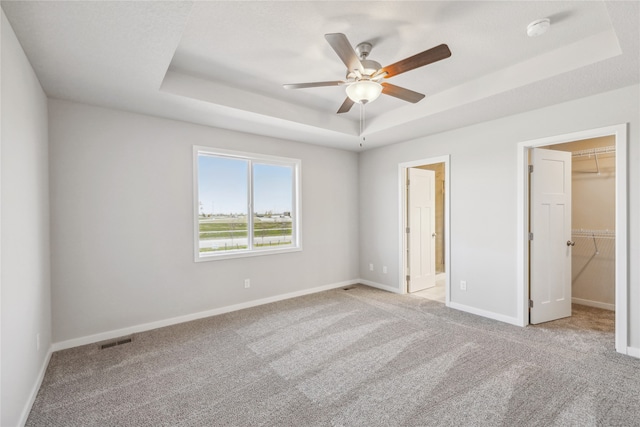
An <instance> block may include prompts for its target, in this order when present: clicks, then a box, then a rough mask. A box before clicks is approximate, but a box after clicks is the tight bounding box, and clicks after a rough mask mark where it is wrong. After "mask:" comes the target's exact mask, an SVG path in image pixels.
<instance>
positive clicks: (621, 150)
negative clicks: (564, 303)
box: [516, 123, 630, 354]
mask: <svg viewBox="0 0 640 427" xmlns="http://www.w3.org/2000/svg"><path fill="white" fill-rule="evenodd" d="M627 126H628V124H626V123H625V124H619V125H614V126H607V127H603V128H598V129H589V130H585V131H580V132H573V133H569V134H564V135H556V136H551V137H547V138H540V139H535V140H530V141H524V142H520V143H518V145H517V176H516V185H517V199H516V200H517V222H516V227H517V233H516V239H517V240H516V250H517V261H516V268H517V281H518V282H517V301H518V302H517V314H516V317H517V319H518V324H519V325H520V326H526V325H528V324H529V316H528V314H529V313H528V307H529V292H528V289H529V278H528V268H529V265H528V264H529V263H528V257H529V253H528V245H527V236H528V231H527V230H528V228H529V217H528V194H529V192H528V158H527V155H526V154H527V150H528V149H530V148H534V147H543V146H546V145H554V144H562V143H567V142H574V141H580V140H583V139H591V138H598V137H603V136H614V137H615V139H616V142H615V146H616V178H615V180H616V182H615V186H616V202H615V203H616V207H615V211H616V230H615V232H616V240H615V242H616V243H615V277H616V279H615V280H616V284H615V288H616V302H615V311H616V318H615V324H616V326H615V343H616V344H615V347H616V351H617V352H618V353H622V354H630V350H629V347H627V345H628V327H629V315H628V303H629V300H628V294H629V271H628V265H627V264H628V261H627V257H628V252H627V242H628V229H627V226H628V222H627V221H628V218H627V197H628V194H627V181H628V179H629V177H628V174H627V145H628V141H627Z"/></svg>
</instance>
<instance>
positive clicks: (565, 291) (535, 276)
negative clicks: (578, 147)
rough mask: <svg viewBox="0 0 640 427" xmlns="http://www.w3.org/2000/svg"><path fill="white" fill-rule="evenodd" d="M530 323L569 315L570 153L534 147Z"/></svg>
mask: <svg viewBox="0 0 640 427" xmlns="http://www.w3.org/2000/svg"><path fill="white" fill-rule="evenodd" d="M532 163H533V171H532V172H531V174H530V182H531V214H530V215H531V230H530V231H531V233H532V234H533V236H532V237H533V240H531V252H530V253H531V259H530V273H531V277H530V294H529V295H530V299H531V301H532V304H533V306H532V307H531V311H530V313H529V314H530V322H531V323H532V324H536V323H542V322H548V321H550V320H555V319H560V318H562V317H569V316H571V248H572V246H573V242H572V241H571V153H567V152H564V151H554V150H543V149H540V148H535V149H533V153H532Z"/></svg>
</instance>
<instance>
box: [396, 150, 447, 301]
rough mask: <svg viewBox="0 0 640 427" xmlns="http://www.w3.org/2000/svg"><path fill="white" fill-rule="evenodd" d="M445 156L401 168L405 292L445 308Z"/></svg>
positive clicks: (403, 279)
mask: <svg viewBox="0 0 640 427" xmlns="http://www.w3.org/2000/svg"><path fill="white" fill-rule="evenodd" d="M448 161H449V157H448V156H443V157H437V158H431V159H424V160H418V161H413V162H408V163H403V164H401V165H400V187H401V190H400V193H401V201H400V211H401V212H400V216H401V221H400V224H401V226H402V230H401V235H402V239H401V240H402V242H401V245H402V246H401V254H402V259H401V261H400V262H401V265H402V267H403V268H402V269H401V271H402V277H401V281H402V283H404V284H405V286H404V291H405V292H407V293H413V294H415V295H418V296H421V297H425V298H428V299H432V300H436V301H440V302H442V303H445V304H448V302H449V292H448V289H449V287H448V283H449V281H448V277H450V275H449V271H448V265H449V255H448V253H449V248H448V246H449V243H448V242H449V224H448V223H449V221H448V218H449V200H448V199H449V196H448V188H449V179H448Z"/></svg>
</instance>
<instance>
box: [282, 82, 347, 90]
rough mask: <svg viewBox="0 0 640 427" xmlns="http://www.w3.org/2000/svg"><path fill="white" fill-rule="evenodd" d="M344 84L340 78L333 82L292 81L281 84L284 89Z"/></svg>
mask: <svg viewBox="0 0 640 427" xmlns="http://www.w3.org/2000/svg"><path fill="white" fill-rule="evenodd" d="M343 84H345V82H343V81H342V80H336V81H333V82H312V83H292V84H286V85H282V86H283V87H284V88H285V89H304V88H307V87H324V86H340V85H343Z"/></svg>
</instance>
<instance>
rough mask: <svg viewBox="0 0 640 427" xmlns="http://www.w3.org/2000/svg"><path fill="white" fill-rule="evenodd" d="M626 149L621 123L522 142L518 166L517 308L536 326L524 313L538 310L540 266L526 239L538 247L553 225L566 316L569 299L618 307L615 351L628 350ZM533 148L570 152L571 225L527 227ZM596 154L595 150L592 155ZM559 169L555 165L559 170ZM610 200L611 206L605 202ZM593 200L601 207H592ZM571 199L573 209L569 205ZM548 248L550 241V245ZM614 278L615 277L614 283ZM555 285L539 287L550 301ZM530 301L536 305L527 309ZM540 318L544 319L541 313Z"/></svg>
mask: <svg viewBox="0 0 640 427" xmlns="http://www.w3.org/2000/svg"><path fill="white" fill-rule="evenodd" d="M626 146H627V136H626V126H625V125H619V126H612V127H608V128H601V129H595V130H589V131H584V132H577V133H574V134H568V135H561V136H557V137H551V138H544V139H540V140H535V141H527V142H523V143H520V144H519V150H518V156H519V167H518V169H519V175H520V174H521V175H520V177H521V178H522V182H521V185H520V186H519V188H518V193H519V197H518V199H519V201H520V202H519V206H518V208H519V218H518V219H519V223H518V226H519V229H520V231H521V232H522V234H519V236H518V237H519V240H520V244H519V245H518V249H519V255H520V256H522V258H519V261H522V264H519V271H520V272H521V273H522V276H520V277H519V279H521V283H520V284H521V288H519V290H518V292H519V294H520V296H521V297H522V301H523V305H522V307H519V315H520V319H521V321H522V324H523V326H524V325H527V324H530V323H538V321H535V322H534V321H531V322H530V319H529V312H530V310H531V311H532V312H533V310H535V308H536V305H537V304H538V305H539V307H540V305H541V304H540V301H536V298H537V297H536V298H533V297H532V298H531V299H530V295H531V296H533V295H534V294H535V293H536V292H539V289H540V288H539V283H540V281H539V280H538V282H536V279H535V278H534V276H535V275H536V269H537V271H538V272H539V271H541V270H540V269H539V267H538V266H536V265H535V263H536V261H535V253H534V252H535V249H534V248H533V244H532V241H531V240H530V239H533V242H536V240H539V241H538V242H536V243H537V244H538V245H540V243H543V245H545V244H547V243H546V241H545V239H546V238H547V236H545V235H544V233H543V230H544V229H549V230H553V232H550V233H548V235H549V236H550V237H549V238H550V239H554V238H555V239H556V240H557V243H558V244H559V245H563V246H564V247H563V249H562V251H557V252H558V253H560V252H562V253H564V254H567V255H568V256H569V258H568V260H569V273H568V280H569V291H568V295H566V294H565V295H562V294H561V293H559V292H558V293H557V294H556V296H557V299H558V300H561V299H562V298H564V299H565V302H567V301H566V298H567V297H568V298H569V301H568V303H569V314H568V315H570V314H571V303H572V302H573V303H580V304H581V305H589V306H592V307H597V308H600V309H613V308H615V322H614V323H615V347H616V351H618V352H620V353H623V354H627V352H628V348H627V327H628V311H627V304H628V301H627V298H628V295H627V293H628V290H627V280H628V279H627V277H628V276H627V274H628V273H627V262H626V260H627V248H626V245H627V231H626V230H627V215H626V204H627V192H626V182H627V172H626ZM536 150H538V151H542V152H554V151H555V152H564V154H565V155H568V156H569V164H571V163H574V164H575V167H574V168H571V169H573V170H570V174H569V175H570V180H571V183H570V184H569V186H571V184H575V185H574V186H575V187H576V190H577V192H576V194H575V195H572V196H571V197H570V200H571V201H570V202H568V203H569V209H570V220H569V222H568V224H569V227H564V228H563V227H556V226H553V227H549V226H548V224H543V225H544V227H542V228H540V227H538V233H536V232H535V231H533V232H531V226H532V224H531V223H530V219H531V221H535V219H534V216H535V215H534V214H533V212H534V211H535V210H536V209H537V208H536V206H535V203H536V202H534V201H533V200H531V203H530V198H529V196H530V195H531V196H532V197H534V193H535V191H536V190H534V189H533V188H532V187H531V186H530V185H531V183H532V182H533V180H534V179H535V178H531V175H532V174H530V173H529V163H530V162H529V155H530V153H531V152H534V153H535V151H536ZM596 154H598V156H597V157H596ZM551 157H553V156H551ZM551 157H549V158H551ZM557 164H558V163H557V162H556V165H557ZM551 167H555V166H551ZM533 168H534V169H533V170H534V172H533V174H535V173H536V172H535V171H536V169H537V168H538V167H537V166H536V165H533ZM543 169H544V168H543ZM560 169H561V168H556V170H560ZM538 171H539V172H540V170H538ZM542 172H544V170H543V171H542ZM598 173H599V174H600V175H598ZM596 178H598V179H596ZM555 188H559V187H558V186H556V187H555ZM553 192H555V193H557V191H551V192H550V193H553ZM574 196H575V197H574ZM598 197H600V198H598ZM607 198H608V200H609V203H607V202H606V200H605V199H607ZM595 200H597V201H595ZM594 203H597V204H598V206H597V207H596V206H594ZM573 204H575V205H576V206H572V205H573ZM572 207H573V209H572ZM564 208H566V205H565V206H564ZM550 209H551V208H549V211H550ZM530 214H531V216H530ZM572 223H573V224H572ZM567 228H568V229H567ZM558 230H561V232H559V231H558ZM540 240H542V242H540ZM530 244H531V250H530ZM548 247H551V246H549V245H548ZM554 250H555V249H554ZM550 252H551V250H546V252H545V251H543V253H544V256H546V257H547V258H548V259H552V257H550V256H548V253H550ZM553 258H555V256H554V257H553ZM547 261H548V260H547ZM547 261H545V262H547ZM549 262H550V261H549ZM520 267H522V269H520ZM553 268H554V269H555V270H554V271H555V272H556V273H554V274H553V275H554V280H555V279H556V278H557V277H559V276H561V275H562V274H563V273H562V268H558V267H557V266H555V267H553ZM544 274H547V275H548V272H546V271H545V272H544ZM611 278H613V284H612V285H611V280H610V279H611ZM550 282H551V281H550ZM555 286H556V285H555V284H552V285H549V289H546V290H544V292H543V294H545V293H546V295H545V297H546V298H547V300H551V299H553V298H549V294H550V293H552V292H554V291H555V290H557V289H558V288H557V287H555ZM536 289H538V291H536ZM556 296H554V297H556ZM531 305H533V308H530V307H531ZM560 317H562V316H560ZM532 319H533V316H532ZM542 321H545V320H544V318H543V320H542Z"/></svg>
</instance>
